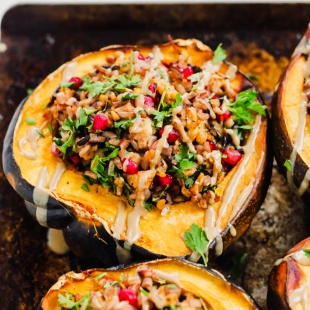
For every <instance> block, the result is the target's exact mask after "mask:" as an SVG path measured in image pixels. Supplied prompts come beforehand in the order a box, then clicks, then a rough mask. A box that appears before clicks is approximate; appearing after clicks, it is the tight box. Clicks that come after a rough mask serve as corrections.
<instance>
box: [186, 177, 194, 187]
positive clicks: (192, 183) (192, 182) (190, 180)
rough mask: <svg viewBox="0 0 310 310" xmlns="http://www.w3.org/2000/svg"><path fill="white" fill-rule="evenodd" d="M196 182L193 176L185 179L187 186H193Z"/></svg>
mask: <svg viewBox="0 0 310 310" xmlns="http://www.w3.org/2000/svg"><path fill="white" fill-rule="evenodd" d="M194 183H195V180H194V179H192V178H189V177H187V178H186V179H185V187H186V188H192V187H193V185H194Z"/></svg>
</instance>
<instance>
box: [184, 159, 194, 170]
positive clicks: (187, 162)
mask: <svg viewBox="0 0 310 310" xmlns="http://www.w3.org/2000/svg"><path fill="white" fill-rule="evenodd" d="M195 166H196V164H195V163H194V162H193V161H190V160H189V159H188V158H183V159H182V160H181V161H180V168H181V169H182V170H188V169H192V168H194V167H195Z"/></svg>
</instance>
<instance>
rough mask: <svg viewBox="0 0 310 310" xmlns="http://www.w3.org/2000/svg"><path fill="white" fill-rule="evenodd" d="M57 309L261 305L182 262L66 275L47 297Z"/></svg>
mask: <svg viewBox="0 0 310 310" xmlns="http://www.w3.org/2000/svg"><path fill="white" fill-rule="evenodd" d="M39 309H41V310H53V309H85V310H86V309H94V310H95V309H128V310H130V309H209V310H211V309H217V310H221V309H258V308H257V306H256V305H255V303H254V302H253V300H252V299H251V298H250V297H249V296H248V295H247V294H246V293H245V292H244V291H243V290H242V289H241V288H239V287H236V286H234V285H233V284H231V283H229V282H228V281H226V280H225V279H224V277H222V276H219V275H218V274H217V273H216V272H213V271H211V270H208V269H205V268H202V267H201V266H198V265H194V264H190V263H185V262H182V261H178V260H168V259H166V260H157V261H151V262H147V263H141V264H139V265H132V266H129V267H126V268H119V269H118V268H117V269H113V270H105V269H90V270H86V271H84V272H82V273H74V272H69V273H67V274H65V275H63V276H61V277H60V278H59V280H58V282H57V283H56V284H55V285H53V286H52V287H51V289H50V290H49V291H48V293H47V294H46V295H45V297H44V298H43V299H42V302H41V306H40V307H39Z"/></svg>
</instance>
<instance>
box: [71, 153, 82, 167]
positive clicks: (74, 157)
mask: <svg viewBox="0 0 310 310" xmlns="http://www.w3.org/2000/svg"><path fill="white" fill-rule="evenodd" d="M70 159H71V160H72V162H73V163H74V164H75V165H79V164H80V163H81V162H82V159H81V157H80V156H79V155H78V154H72V155H71V156H70Z"/></svg>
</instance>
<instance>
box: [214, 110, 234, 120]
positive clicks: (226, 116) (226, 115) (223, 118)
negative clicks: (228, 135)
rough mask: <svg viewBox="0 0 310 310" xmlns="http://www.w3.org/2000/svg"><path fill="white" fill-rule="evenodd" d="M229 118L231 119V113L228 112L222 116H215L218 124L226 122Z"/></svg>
mask: <svg viewBox="0 0 310 310" xmlns="http://www.w3.org/2000/svg"><path fill="white" fill-rule="evenodd" d="M230 117H231V113H230V112H229V111H228V110H226V111H225V112H224V113H223V114H221V115H220V114H218V115H217V119H218V120H219V121H220V122H225V121H227V120H228V119H230Z"/></svg>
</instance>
